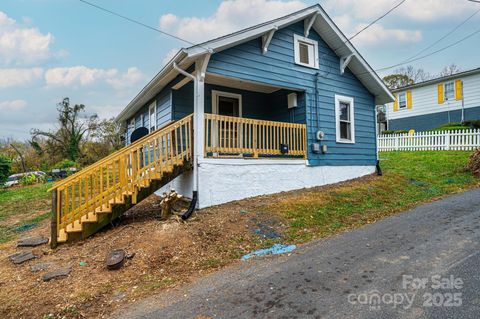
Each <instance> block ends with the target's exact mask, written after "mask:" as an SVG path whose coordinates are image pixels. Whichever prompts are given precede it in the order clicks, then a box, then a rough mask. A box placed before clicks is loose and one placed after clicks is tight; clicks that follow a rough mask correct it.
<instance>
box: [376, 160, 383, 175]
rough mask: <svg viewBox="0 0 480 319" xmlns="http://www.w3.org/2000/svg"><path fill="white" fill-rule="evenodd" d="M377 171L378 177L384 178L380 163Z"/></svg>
mask: <svg viewBox="0 0 480 319" xmlns="http://www.w3.org/2000/svg"><path fill="white" fill-rule="evenodd" d="M375 168H376V170H377V176H382V175H383V173H382V168H381V167H380V161H377V165H376V166H375Z"/></svg>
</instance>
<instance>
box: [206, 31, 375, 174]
mask: <svg viewBox="0 0 480 319" xmlns="http://www.w3.org/2000/svg"><path fill="white" fill-rule="evenodd" d="M294 34H299V35H302V36H303V22H299V23H296V24H293V25H291V26H289V27H286V28H284V29H280V30H278V31H277V32H275V35H274V36H273V39H272V41H271V43H270V46H269V48H268V52H267V53H266V54H265V55H263V54H262V52H261V40H260V39H255V40H252V41H249V42H247V43H244V44H241V45H238V46H236V47H233V48H230V49H227V50H225V51H222V52H219V53H215V54H213V55H212V57H211V59H210V62H209V65H208V68H207V72H210V73H215V74H219V75H223V76H229V77H234V78H240V79H244V80H250V81H255V82H263V83H267V84H272V85H277V86H283V87H289V88H294V89H299V90H304V92H305V94H304V96H300V99H303V101H304V104H305V105H306V108H305V114H301V113H300V114H296V119H295V120H296V121H297V122H302V120H303V121H304V122H306V123H307V127H308V147H309V153H308V159H309V162H310V164H311V165H373V164H375V162H376V139H375V103H374V97H373V95H372V94H371V93H370V92H368V90H367V89H366V88H365V87H364V86H363V85H362V83H361V82H360V81H359V80H358V79H357V78H356V77H355V76H354V75H353V74H352V73H351V72H350V71H349V70H348V69H347V70H346V72H345V74H343V75H341V74H340V70H339V57H338V56H337V55H336V54H335V53H334V52H333V51H332V50H331V48H329V47H328V46H327V45H326V43H325V42H324V41H323V40H322V39H321V38H320V36H319V35H318V34H317V33H316V32H315V31H314V30H312V31H311V32H310V36H309V38H311V39H313V40H316V41H318V46H319V57H320V61H319V64H320V69H319V70H316V69H312V68H306V67H302V66H299V65H296V64H295V63H294V49H293V45H294V43H293V35H294ZM315 82H317V92H315ZM335 94H339V95H344V96H349V97H353V98H354V104H355V137H356V143H355V144H340V143H336V132H335ZM299 112H301V111H300V110H299ZM317 114H318V119H317ZM245 116H246V115H245ZM279 118H282V117H281V116H280V117H279ZM318 129H320V130H322V131H324V132H325V133H326V138H325V139H324V140H323V141H322V143H323V144H326V145H327V146H328V153H327V154H313V153H311V152H310V145H311V144H312V143H313V142H315V132H316V131H317V130H318Z"/></svg>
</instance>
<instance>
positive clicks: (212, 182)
mask: <svg viewBox="0 0 480 319" xmlns="http://www.w3.org/2000/svg"><path fill="white" fill-rule="evenodd" d="M199 164H200V167H199V171H198V173H199V177H198V181H199V192H198V195H199V196H198V197H199V202H198V208H205V207H209V206H212V205H219V204H223V203H227V202H231V201H234V200H240V199H244V198H248V197H254V196H259V195H267V194H273V193H279V192H284V191H290V190H295V189H302V188H309V187H315V186H322V185H327V184H334V183H338V182H341V181H345V180H349V179H353V178H357V177H361V176H365V175H368V174H372V173H374V172H375V166H308V165H306V164H307V163H306V161H304V160H261V159H260V160H253V159H202V160H201V161H199ZM193 176H194V175H193V172H192V171H190V172H187V173H184V174H183V175H181V176H179V177H177V178H176V179H175V180H173V181H172V182H171V183H169V184H167V185H166V186H164V187H162V188H161V189H159V190H158V191H157V192H156V194H161V193H163V192H164V191H166V190H169V189H171V188H174V189H175V190H176V191H177V192H179V193H180V194H182V195H184V196H187V197H191V196H192V190H193Z"/></svg>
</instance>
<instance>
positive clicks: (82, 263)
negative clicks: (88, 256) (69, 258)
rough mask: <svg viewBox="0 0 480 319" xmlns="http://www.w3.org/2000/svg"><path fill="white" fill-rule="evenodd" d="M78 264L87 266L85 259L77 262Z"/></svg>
mask: <svg viewBox="0 0 480 319" xmlns="http://www.w3.org/2000/svg"><path fill="white" fill-rule="evenodd" d="M78 264H79V265H80V267H86V266H88V264H87V262H85V261H81V262H79V263H78Z"/></svg>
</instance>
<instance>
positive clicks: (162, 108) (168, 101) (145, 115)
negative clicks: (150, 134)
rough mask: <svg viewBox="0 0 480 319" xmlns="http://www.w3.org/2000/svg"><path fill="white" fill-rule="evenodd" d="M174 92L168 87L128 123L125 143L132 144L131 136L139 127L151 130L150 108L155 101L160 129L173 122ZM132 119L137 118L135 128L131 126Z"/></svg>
mask: <svg viewBox="0 0 480 319" xmlns="http://www.w3.org/2000/svg"><path fill="white" fill-rule="evenodd" d="M171 92H172V90H171V89H170V86H167V87H166V88H165V89H163V90H162V91H161V92H160V93H159V94H157V95H156V96H155V98H154V99H152V100H151V101H149V102H148V103H147V104H145V105H144V106H143V107H142V108H141V109H140V110H138V111H137V113H135V115H134V116H133V117H131V118H129V119H128V120H127V121H126V127H127V129H126V133H125V143H126V144H127V145H128V144H130V135H131V134H132V132H133V131H134V130H135V129H137V128H139V127H146V128H149V126H150V125H149V124H150V123H149V121H150V117H149V107H150V104H152V103H153V101H155V100H156V101H157V114H156V116H157V127H160V126H162V125H164V124H166V123H168V122H170V121H171V120H172V94H171ZM132 118H135V127H134V128H133V127H132V126H131V125H130V122H131V120H132Z"/></svg>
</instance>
